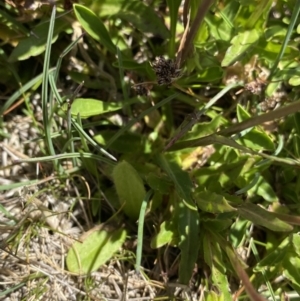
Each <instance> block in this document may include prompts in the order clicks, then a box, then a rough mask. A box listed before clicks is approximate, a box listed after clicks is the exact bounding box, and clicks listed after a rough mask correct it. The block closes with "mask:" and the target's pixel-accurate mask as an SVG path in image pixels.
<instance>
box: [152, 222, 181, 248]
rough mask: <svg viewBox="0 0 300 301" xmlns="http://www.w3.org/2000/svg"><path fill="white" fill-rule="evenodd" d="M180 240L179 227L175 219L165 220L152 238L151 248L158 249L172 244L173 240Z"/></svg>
mask: <svg viewBox="0 0 300 301" xmlns="http://www.w3.org/2000/svg"><path fill="white" fill-rule="evenodd" d="M174 240H176V241H177V242H178V240H179V237H178V229H177V225H176V224H175V223H174V221H172V220H171V221H170V220H167V221H164V222H162V224H161V225H160V227H159V232H158V233H157V235H156V236H154V237H153V239H152V240H151V248H153V249H158V248H160V247H162V246H164V245H166V244H170V243H171V242H172V241H174Z"/></svg>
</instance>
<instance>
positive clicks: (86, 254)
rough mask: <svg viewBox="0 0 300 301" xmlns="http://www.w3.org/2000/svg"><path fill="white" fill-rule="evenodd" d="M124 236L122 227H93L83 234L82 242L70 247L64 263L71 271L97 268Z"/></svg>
mask: <svg viewBox="0 0 300 301" xmlns="http://www.w3.org/2000/svg"><path fill="white" fill-rule="evenodd" d="M125 238H126V230H124V229H117V230H116V229H110V230H109V229H106V228H105V227H103V228H102V229H100V230H99V229H95V230H93V231H91V233H87V234H85V237H84V238H83V239H82V242H75V243H74V244H73V245H72V247H71V248H70V250H69V252H68V255H67V258H66V264H67V267H68V270H69V271H70V272H73V273H78V274H87V273H91V272H93V271H96V270H98V269H99V267H100V266H101V265H103V264H105V262H107V260H109V259H110V258H111V257H112V256H113V254H114V253H116V252H117V251H118V250H119V249H120V247H121V246H122V244H123V242H124V241H125Z"/></svg>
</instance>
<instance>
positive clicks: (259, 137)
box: [237, 104, 275, 151]
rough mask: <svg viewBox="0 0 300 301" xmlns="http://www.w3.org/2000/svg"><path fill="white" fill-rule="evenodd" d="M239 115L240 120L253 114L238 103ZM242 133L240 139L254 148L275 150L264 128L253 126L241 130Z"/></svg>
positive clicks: (247, 145) (242, 142) (245, 144)
mask: <svg viewBox="0 0 300 301" xmlns="http://www.w3.org/2000/svg"><path fill="white" fill-rule="evenodd" d="M237 116H238V121H239V122H243V121H245V120H247V119H249V118H251V115H250V114H249V113H248V112H247V111H246V110H245V109H244V108H243V107H242V106H241V105H239V104H238V105H237ZM244 133H245V134H244ZM241 135H242V137H241V138H240V139H239V140H238V141H239V142H241V144H243V145H244V146H246V147H249V148H251V149H253V150H259V151H260V150H264V149H265V150H274V148H275V146H274V143H273V141H272V139H271V138H270V137H269V135H267V134H266V133H265V132H264V131H263V130H258V129H257V128H253V129H251V130H250V131H249V129H248V130H245V131H244V132H241Z"/></svg>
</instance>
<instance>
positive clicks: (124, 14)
mask: <svg viewBox="0 0 300 301" xmlns="http://www.w3.org/2000/svg"><path fill="white" fill-rule="evenodd" d="M116 16H117V17H119V18H121V19H123V20H126V21H127V22H129V23H131V24H133V26H134V27H135V28H136V29H138V30H140V31H141V32H143V33H152V34H155V35H158V36H160V37H161V38H163V39H168V38H169V37H170V32H169V30H168V29H167V27H166V25H165V24H164V22H163V21H162V19H161V18H159V17H158V15H157V14H156V12H155V11H154V10H153V8H152V7H150V6H148V5H146V4H144V3H143V2H141V1H124V3H123V5H122V9H121V10H120V11H119V12H118V13H117V14H116Z"/></svg>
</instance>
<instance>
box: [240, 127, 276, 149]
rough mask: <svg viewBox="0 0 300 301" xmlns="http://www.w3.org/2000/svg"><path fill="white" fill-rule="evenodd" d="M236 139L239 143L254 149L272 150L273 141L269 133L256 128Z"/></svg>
mask: <svg viewBox="0 0 300 301" xmlns="http://www.w3.org/2000/svg"><path fill="white" fill-rule="evenodd" d="M237 141H238V142H239V143H240V144H242V145H244V146H246V147H248V148H250V149H253V150H256V151H262V150H274V143H273V141H272V139H271V138H270V137H269V135H267V134H266V133H264V132H263V131H259V130H257V129H252V130H251V131H250V132H249V133H247V134H246V135H245V136H243V137H242V138H240V139H238V140H237Z"/></svg>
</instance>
